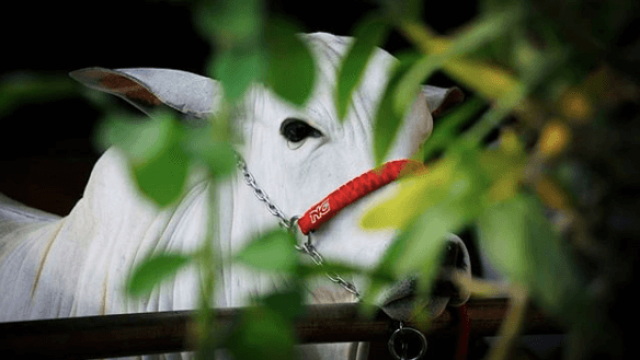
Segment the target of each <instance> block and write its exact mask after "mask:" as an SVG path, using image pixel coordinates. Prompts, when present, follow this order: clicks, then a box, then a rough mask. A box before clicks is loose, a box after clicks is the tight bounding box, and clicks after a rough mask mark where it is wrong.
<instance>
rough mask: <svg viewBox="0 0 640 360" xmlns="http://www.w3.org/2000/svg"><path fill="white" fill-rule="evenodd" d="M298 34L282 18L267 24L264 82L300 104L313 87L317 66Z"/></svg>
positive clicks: (286, 97)
mask: <svg viewBox="0 0 640 360" xmlns="http://www.w3.org/2000/svg"><path fill="white" fill-rule="evenodd" d="M298 33H299V31H298V29H297V28H296V27H295V26H294V25H292V24H291V23H289V22H286V21H284V20H279V19H273V20H271V21H270V22H269V23H268V24H267V29H266V39H267V48H268V57H269V67H268V70H267V83H268V84H269V86H270V87H271V89H273V91H274V92H275V93H276V94H278V95H279V96H280V97H282V98H283V99H285V100H287V101H289V102H291V103H292V104H294V105H298V106H302V105H304V104H305V102H306V101H307V99H308V98H309V96H310V95H311V92H312V90H313V85H314V82H315V77H316V74H315V72H316V68H315V62H314V60H313V57H312V55H311V52H310V51H309V48H308V47H307V45H306V44H305V43H304V42H303V41H302V39H301V38H300V37H299V36H298Z"/></svg>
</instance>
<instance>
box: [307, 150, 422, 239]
mask: <svg viewBox="0 0 640 360" xmlns="http://www.w3.org/2000/svg"><path fill="white" fill-rule="evenodd" d="M423 167H424V165H423V164H422V163H420V162H417V161H413V160H395V161H389V162H387V163H385V164H383V165H382V167H381V168H379V169H373V170H370V171H368V172H366V173H364V174H362V175H360V176H358V177H356V178H354V179H353V180H351V181H349V182H348V183H346V184H344V185H342V186H340V187H339V188H338V189H337V190H335V191H334V192H332V193H331V194H329V195H328V196H327V197H325V198H324V199H322V200H321V201H319V202H318V203H317V204H315V205H313V206H312V207H311V208H309V210H307V212H306V213H304V215H302V217H300V219H298V227H300V231H302V233H303V234H305V235H307V234H309V232H312V231H315V230H317V229H318V228H319V227H320V225H322V224H324V223H325V222H327V221H329V220H330V219H331V218H333V217H334V216H335V215H336V214H337V213H338V212H339V211H340V210H342V209H344V208H345V207H346V206H348V205H349V204H351V203H353V202H356V201H357V200H359V199H361V198H363V197H364V196H366V195H368V194H370V193H372V192H374V191H376V190H378V189H379V188H381V187H383V186H385V185H387V184H389V183H390V182H392V181H395V180H396V179H398V178H399V177H401V176H402V175H405V174H408V173H412V172H414V171H416V170H418V169H421V168H423Z"/></svg>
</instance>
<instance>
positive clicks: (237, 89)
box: [212, 45, 267, 102]
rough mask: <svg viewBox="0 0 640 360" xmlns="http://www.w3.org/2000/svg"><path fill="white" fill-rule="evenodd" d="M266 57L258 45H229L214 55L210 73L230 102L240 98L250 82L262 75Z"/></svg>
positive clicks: (260, 77) (265, 66)
mask: <svg viewBox="0 0 640 360" xmlns="http://www.w3.org/2000/svg"><path fill="white" fill-rule="evenodd" d="M266 63H267V58H266V56H265V54H264V52H263V51H262V50H261V48H260V46H258V45H254V46H251V47H231V48H229V49H226V50H225V51H223V52H222V54H220V55H218V56H216V57H214V59H213V64H212V67H213V69H212V73H213V75H214V78H215V79H217V80H219V81H220V82H221V83H222V87H223V88H224V91H225V95H226V96H227V99H228V100H229V101H230V102H234V101H237V100H240V98H241V96H242V95H243V94H244V92H245V91H246V90H247V88H248V87H249V85H251V83H252V82H255V81H259V80H261V79H262V78H263V77H264V72H265V71H266V68H267V64H266Z"/></svg>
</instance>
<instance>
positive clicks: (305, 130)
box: [280, 118, 322, 143]
mask: <svg viewBox="0 0 640 360" xmlns="http://www.w3.org/2000/svg"><path fill="white" fill-rule="evenodd" d="M280 133H281V134H282V136H284V137H285V139H287V140H288V141H290V142H292V143H299V142H301V141H302V140H304V139H306V138H308V137H314V138H318V137H321V136H322V133H321V132H320V131H318V129H316V128H314V127H313V126H311V125H309V124H307V123H306V122H304V121H302V120H300V119H293V118H288V119H286V120H285V121H283V122H282V125H281V126H280Z"/></svg>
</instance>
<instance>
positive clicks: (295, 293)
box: [261, 280, 305, 321]
mask: <svg viewBox="0 0 640 360" xmlns="http://www.w3.org/2000/svg"><path fill="white" fill-rule="evenodd" d="M291 282H293V283H294V284H293V286H289V287H287V288H286V289H284V291H276V292H274V293H272V294H269V295H267V296H265V297H263V298H262V301H261V302H262V304H264V306H266V307H267V308H269V309H271V311H273V312H275V313H276V314H278V315H279V316H280V317H282V318H283V319H285V320H287V321H294V320H296V319H297V318H298V317H300V316H301V315H302V314H303V313H304V311H305V307H304V306H303V302H304V296H303V291H304V289H303V287H302V284H301V283H300V281H299V280H298V281H296V280H292V281H291Z"/></svg>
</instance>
